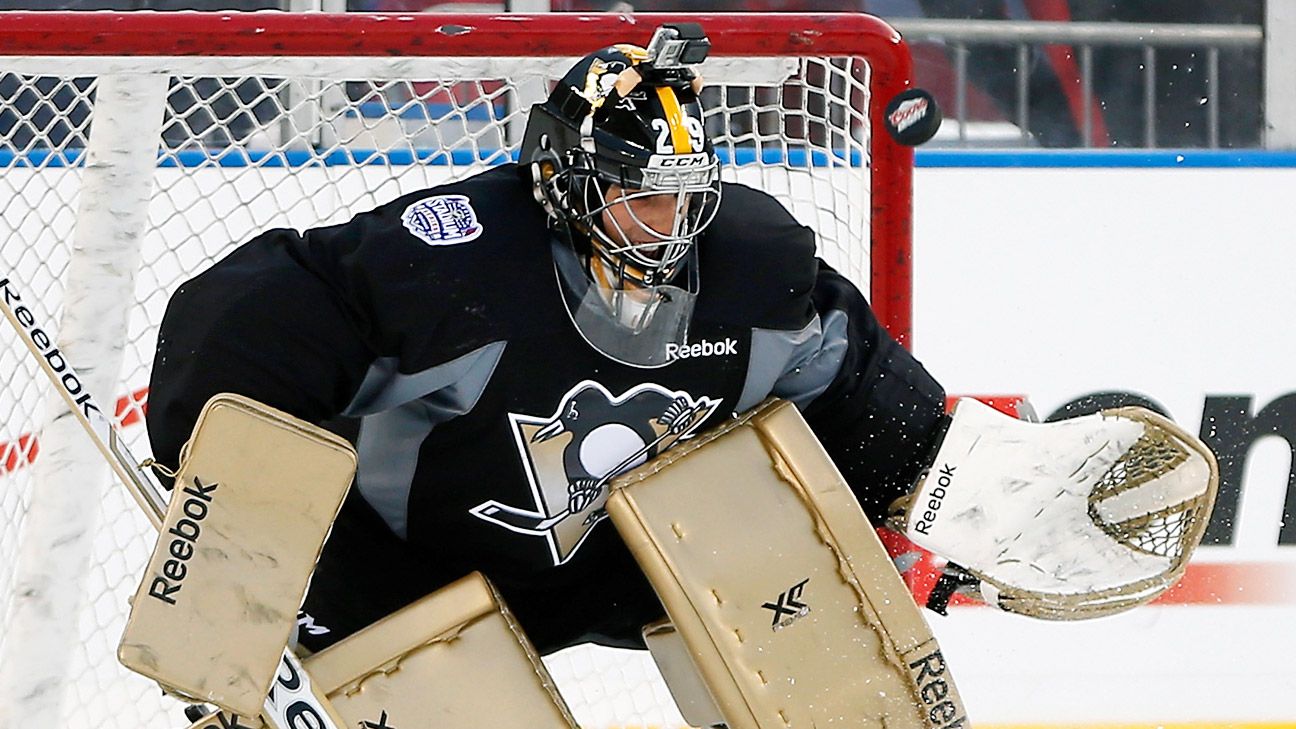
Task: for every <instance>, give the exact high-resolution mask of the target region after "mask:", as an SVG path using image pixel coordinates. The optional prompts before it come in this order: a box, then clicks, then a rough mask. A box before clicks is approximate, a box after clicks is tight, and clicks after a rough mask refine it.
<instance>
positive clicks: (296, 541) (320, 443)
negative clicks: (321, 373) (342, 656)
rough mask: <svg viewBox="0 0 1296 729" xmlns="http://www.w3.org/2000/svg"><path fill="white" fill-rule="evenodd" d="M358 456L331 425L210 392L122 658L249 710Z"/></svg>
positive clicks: (181, 687) (284, 637) (265, 688)
mask: <svg viewBox="0 0 1296 729" xmlns="http://www.w3.org/2000/svg"><path fill="white" fill-rule="evenodd" d="M355 463H356V461H355V451H354V450H353V449H352V448H351V445H350V444H349V443H347V442H346V441H345V440H344V439H342V438H340V437H338V436H336V435H334V434H332V433H329V432H327V431H324V430H322V429H320V428H317V427H315V426H312V425H310V424H308V423H305V422H303V421H301V420H298V419H296V418H293V417H291V416H289V415H287V414H285V413H282V412H279V411H277V410H274V409H272V408H269V407H267V406H265V405H262V404H260V403H257V402H255V401H253V400H250V399H248V398H245V397H241V396H237V395H217V396H215V397H213V398H212V399H211V400H210V401H209V402H208V403H207V405H206V406H205V407H204V408H203V411H202V413H201V414H200V415H199V417H198V421H197V423H196V424H195V426H194V432H193V437H192V438H191V439H190V440H189V442H188V444H187V445H186V446H185V450H184V452H183V453H182V455H181V465H180V470H179V472H178V473H177V474H176V486H175V491H174V492H173V493H172V495H171V501H170V504H169V506H168V508H167V514H166V519H165V520H164V522H163V525H162V530H161V532H160V533H159V535H158V542H157V545H156V546H155V547H154V550H153V556H152V558H151V559H150V560H149V563H148V567H147V568H146V570H145V572H144V578H143V581H142V582H141V583H140V586H139V589H138V590H137V591H136V593H135V597H134V599H133V600H132V602H131V613H130V618H129V620H128V622H127V624H126V630H125V632H124V634H123V635H122V639H121V643H120V645H119V646H118V650H117V656H118V659H119V660H120V661H121V662H122V663H123V664H124V665H125V666H126V667H128V668H130V669H131V670H133V671H135V672H137V673H141V674H143V675H145V676H148V677H150V678H152V679H154V680H156V681H157V682H158V683H160V684H162V685H163V686H165V687H167V688H168V689H170V690H172V691H175V692H176V693H179V694H182V695H184V696H187V697H190V698H194V699H198V700H200V701H203V702H207V703H212V704H216V705H217V706H220V707H222V708H225V709H228V710H230V711H231V712H234V713H237V714H241V715H244V716H255V715H257V714H258V713H259V712H260V711H261V708H262V705H263V703H264V702H265V699H266V695H267V694H268V693H269V691H270V685H271V682H272V681H273V680H274V678H275V675H276V673H277V671H278V670H279V663H280V659H281V658H282V657H283V650H284V647H285V646H286V645H287V644H288V640H289V637H290V636H291V634H292V631H293V629H294V628H295V627H296V625H297V608H298V607H299V606H300V605H301V602H302V598H303V596H304V595H305V594H306V587H307V584H308V582H309V580H310V575H311V572H312V571H313V570H314V568H315V563H316V562H317V561H318V559H319V555H320V550H321V549H322V547H323V545H324V539H325V537H326V536H327V534H328V530H329V528H330V526H331V525H332V524H333V520H334V519H335V518H336V516H337V513H338V509H340V508H341V505H342V499H343V497H344V496H345V494H346V492H347V489H348V488H349V487H350V485H351V479H352V477H353V475H354V473H355Z"/></svg>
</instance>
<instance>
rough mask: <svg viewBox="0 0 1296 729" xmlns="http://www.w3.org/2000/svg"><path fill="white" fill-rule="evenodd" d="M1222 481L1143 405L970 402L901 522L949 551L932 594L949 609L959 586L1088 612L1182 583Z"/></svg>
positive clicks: (1122, 605) (1191, 445)
mask: <svg viewBox="0 0 1296 729" xmlns="http://www.w3.org/2000/svg"><path fill="white" fill-rule="evenodd" d="M1218 482H1219V468H1218V466H1217V464H1216V462H1215V457H1214V455H1213V454H1212V453H1211V452H1210V450H1209V449H1207V448H1206V446H1205V444H1203V443H1202V442H1201V441H1200V440H1198V439H1197V438H1195V437H1193V436H1192V435H1190V434H1189V433H1187V432H1185V431H1184V430H1183V429H1181V428H1180V427H1179V426H1177V425H1175V424H1174V423H1172V422H1170V421H1169V420H1167V419H1166V418H1163V417H1161V416H1160V415H1157V414H1156V413H1153V412H1151V411H1149V410H1145V409H1143V408H1133V407H1131V408H1119V409H1115V410H1106V411H1103V412H1101V413H1097V414H1094V415H1087V416H1084V417H1079V418H1074V419H1070V420H1063V421H1059V422H1054V423H1043V424H1039V423H1026V422H1022V421H1020V420H1017V419H1016V418H1012V417H1010V416H1007V415H1004V414H1002V413H1000V412H998V411H996V410H994V409H993V408H990V407H989V406H987V405H984V404H982V403H980V402H977V401H976V400H971V399H963V400H960V401H959V402H958V404H957V405H956V406H955V409H954V412H953V417H952V419H951V421H950V425H949V428H948V430H947V431H946V433H945V437H944V439H943V440H942V442H941V445H940V447H939V449H938V450H937V452H936V457H935V460H934V461H933V462H932V465H931V468H930V470H929V472H928V473H927V474H926V475H925V476H924V477H923V478H922V479H920V482H919V484H918V486H917V487H916V488H915V489H914V491H913V493H911V494H910V495H909V496H907V497H904V498H902V499H900V500H898V501H897V502H896V504H895V505H894V506H893V510H894V511H893V516H892V519H891V521H892V524H893V525H894V526H895V527H896V528H897V529H899V530H900V531H902V532H904V534H905V535H906V536H908V538H909V539H910V540H912V541H913V542H914V543H915V544H918V545H919V546H921V547H924V548H926V549H929V550H931V551H932V552H934V553H936V554H938V555H940V556H942V557H945V558H947V559H949V560H950V567H949V569H948V570H947V572H946V575H945V576H944V577H943V578H942V580H941V583H940V584H938V585H937V589H935V590H933V592H932V599H931V601H929V606H931V607H932V608H933V609H935V610H937V611H938V612H941V611H943V609H944V603H945V602H947V601H948V598H949V596H950V594H952V592H953V590H954V588H957V589H960V590H962V591H966V592H971V593H973V594H975V595H977V596H979V597H980V598H981V599H982V600H984V601H985V602H986V603H988V604H990V605H993V606H995V607H998V608H1001V609H1003V610H1007V611H1009V612H1015V613H1022V614H1025V615H1030V616H1033V617H1038V618H1047V619H1053V620H1075V619H1080V618H1089V617H1095V616H1099V615H1107V614H1111V613H1116V612H1120V611H1122V610H1127V609H1129V608H1131V607H1134V606H1136V605H1140V604H1142V603H1145V602H1147V601H1149V600H1151V599H1153V598H1155V597H1156V596H1157V595H1159V594H1161V593H1162V592H1164V591H1165V590H1166V589H1167V588H1169V587H1170V586H1171V585H1173V584H1174V583H1175V582H1177V581H1178V580H1179V578H1180V577H1181V576H1182V575H1183V572H1184V569H1185V568H1186V567H1187V563H1188V558H1189V556H1190V555H1191V554H1192V551H1193V549H1195V548H1196V547H1197V545H1198V544H1199V543H1200V542H1201V539H1202V535H1203V534H1204V533H1205V530H1206V525H1207V522H1208V521H1209V520H1210V514H1211V508H1212V506H1213V505H1214V501H1215V492H1216V490H1217V488H1218Z"/></svg>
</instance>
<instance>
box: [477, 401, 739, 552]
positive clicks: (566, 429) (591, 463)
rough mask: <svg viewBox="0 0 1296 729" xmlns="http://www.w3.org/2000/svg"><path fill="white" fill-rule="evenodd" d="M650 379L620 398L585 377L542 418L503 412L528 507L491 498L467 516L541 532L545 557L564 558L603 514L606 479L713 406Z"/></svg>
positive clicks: (686, 430)
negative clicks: (526, 486) (531, 501)
mask: <svg viewBox="0 0 1296 729" xmlns="http://www.w3.org/2000/svg"><path fill="white" fill-rule="evenodd" d="M719 405H720V400H718V399H713V398H709V397H696V398H695V397H693V396H691V395H689V394H688V393H686V392H680V391H670V390H667V389H665V388H664V387H661V386H660V385H654V384H643V385H639V386H637V387H634V388H632V389H630V390H628V391H627V392H625V393H624V394H622V395H621V396H620V397H614V396H613V395H612V393H610V392H608V390H607V388H605V387H603V386H602V385H600V384H599V383H597V382H593V381H591V380H586V381H584V382H582V383H580V384H579V385H577V386H576V387H574V388H572V389H571V390H569V391H568V392H567V394H566V395H564V396H563V398H562V401H561V402H560V403H559V404H558V408H557V410H555V411H554V413H553V415H551V416H549V417H547V418H537V417H534V416H530V415H519V414H516V413H509V422H510V424H511V425H512V430H513V437H514V440H515V441H516V443H517V448H518V454H519V455H520V456H521V458H522V463H523V466H524V468H525V470H526V473H527V479H528V480H529V481H530V484H531V491H532V494H533V496H534V497H535V507H534V509H532V508H521V507H517V506H511V505H509V504H503V503H500V502H498V501H495V500H491V501H486V502H484V503H481V504H478V505H477V506H474V507H473V508H472V509H470V510H469V513H471V514H472V515H473V516H476V517H478V518H479V519H484V520H486V521H489V522H491V523H493V524H497V525H499V526H502V527H504V528H505V529H509V530H511V531H515V532H518V533H521V534H532V535H535V536H540V537H545V539H546V540H547V541H548V543H549V552H550V555H551V556H552V557H553V563H554V564H555V565H560V564H563V563H564V562H566V561H567V560H569V559H571V557H572V555H574V554H575V553H576V550H577V549H579V548H580V545H581V544H583V543H584V542H585V538H586V537H588V536H589V534H590V530H591V529H593V527H594V525H595V524H597V523H599V522H600V521H602V520H603V519H605V518H607V511H606V510H605V509H604V504H606V503H607V497H608V488H607V486H608V482H610V481H611V480H612V479H613V478H615V477H616V476H617V475H618V474H621V473H623V472H625V471H628V470H630V469H632V468H635V467H636V466H639V465H640V464H643V463H644V462H646V461H648V460H649V459H651V458H653V457H655V456H657V455H658V454H659V453H662V452H664V451H666V450H667V449H669V448H671V447H672V446H674V445H675V444H676V443H679V442H681V441H684V440H688V439H689V438H691V437H693V435H694V434H695V433H696V431H697V429H698V428H699V427H700V426H701V425H702V423H703V422H704V421H706V419H707V418H709V417H710V416H711V414H712V413H714V412H715V410H716V408H717V407H719Z"/></svg>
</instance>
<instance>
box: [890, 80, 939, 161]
mask: <svg viewBox="0 0 1296 729" xmlns="http://www.w3.org/2000/svg"><path fill="white" fill-rule="evenodd" d="M940 125H941V112H940V107H939V106H938V105H937V104H936V99H935V98H934V97H933V96H932V95H931V94H929V93H928V92H926V91H924V90H922V89H909V90H908V91H902V92H901V93H899V94H896V96H895V98H894V99H892V100H891V103H889V104H887V106H886V128H887V132H888V133H890V134H891V138H892V139H894V140H896V141H897V142H899V143H900V144H903V145H905V146H908V147H917V146H918V145H920V144H922V143H923V142H926V141H927V140H928V139H931V138H932V137H933V136H935V134H936V130H937V129H940Z"/></svg>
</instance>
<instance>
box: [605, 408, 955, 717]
mask: <svg viewBox="0 0 1296 729" xmlns="http://www.w3.org/2000/svg"><path fill="white" fill-rule="evenodd" d="M607 509H608V512H609V514H611V517H612V520H613V522H614V523H615V525H616V527H617V530H618V531H619V532H620V534H621V536H622V538H623V539H624V540H625V542H626V544H627V545H628V546H629V548H630V550H631V552H632V553H633V554H634V556H635V558H636V560H637V561H638V563H639V565H640V566H641V567H642V568H643V570H644V572H645V574H646V575H647V576H648V579H649V580H650V581H651V582H652V585H653V587H654V589H655V590H656V591H657V593H658V595H659V596H660V597H661V599H662V602H663V604H664V605H665V607H666V611H667V613H668V615H669V616H670V619H671V622H672V623H673V624H674V626H675V629H676V630H678V632H679V635H680V636H681V637H682V638H683V640H684V643H685V645H686V646H687V647H688V654H689V656H690V657H691V659H692V662H693V664H694V667H695V669H696V671H697V672H698V674H699V675H700V676H701V679H702V682H703V683H704V684H705V685H706V687H707V689H708V691H709V693H710V695H711V698H712V699H713V700H714V704H715V706H716V707H717V708H718V709H719V711H720V713H721V714H722V715H723V716H724V719H725V722H726V724H727V725H728V726H729V727H732V729H786V727H788V726H793V727H803V726H804V727H809V726H837V725H849V726H868V727H882V726H886V727H889V728H890V729H901V728H904V729H945V728H952V727H960V726H964V725H966V712H965V711H964V709H963V705H962V702H961V700H960V698H959V696H958V692H957V690H956V689H955V687H954V683H953V681H952V679H951V677H950V672H949V669H948V667H947V666H946V664H945V661H944V658H943V656H942V655H941V653H940V649H939V647H938V646H937V644H936V640H935V638H934V637H933V636H932V633H931V631H930V630H929V628H928V627H927V624H926V623H925V622H924V620H923V617H922V614H921V612H920V611H919V609H918V607H917V606H916V605H915V604H914V602H913V599H912V597H910V595H909V591H908V590H907V588H906V587H905V585H904V583H903V581H902V580H901V579H900V576H899V573H898V572H897V571H896V568H895V566H894V565H893V564H892V562H891V560H890V559H889V557H888V556H887V554H886V551H885V549H884V548H883V547H882V545H881V543H880V541H879V540H878V538H877V534H876V533H875V531H874V529H873V527H872V525H870V524H869V522H868V520H867V518H865V516H864V514H863V512H862V511H861V510H860V507H859V504H858V503H857V502H856V500H855V497H854V494H852V493H851V491H850V489H849V487H848V486H847V485H846V483H845V482H844V481H843V479H842V477H841V475H840V474H839V473H838V472H837V469H836V468H835V467H834V466H833V464H832V461H831V460H830V459H829V458H828V455H827V454H826V453H825V452H824V451H823V449H822V447H821V446H820V445H819V443H818V441H817V440H816V439H815V437H814V435H813V433H811V432H810V429H809V428H808V427H807V426H806V424H805V422H804V421H803V420H802V419H801V416H800V414H799V413H798V412H797V410H796V408H795V407H793V406H792V405H791V404H789V403H785V402H778V401H771V402H769V403H766V404H765V405H762V406H761V407H759V408H757V409H756V410H755V411H753V412H752V413H750V414H748V415H746V416H744V417H742V418H740V419H737V420H735V421H732V422H731V423H729V424H727V425H725V426H724V427H722V428H720V429H718V430H717V431H713V432H712V433H710V434H708V435H707V436H704V437H702V438H698V439H696V440H694V441H692V442H690V443H688V444H681V445H680V446H677V447H676V448H675V449H673V450H672V451H670V452H668V453H667V454H665V455H664V456H663V457H661V458H658V459H655V460H654V461H652V462H651V463H649V464H646V465H645V466H642V467H640V468H639V469H636V470H635V471H632V472H631V473H629V474H626V475H624V476H622V477H620V478H618V479H617V480H616V481H615V482H614V489H613V492H612V495H611V496H610V498H609V500H608V504H607ZM844 719H845V720H847V721H846V723H845V724H843V723H842V722H843V720H844Z"/></svg>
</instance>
